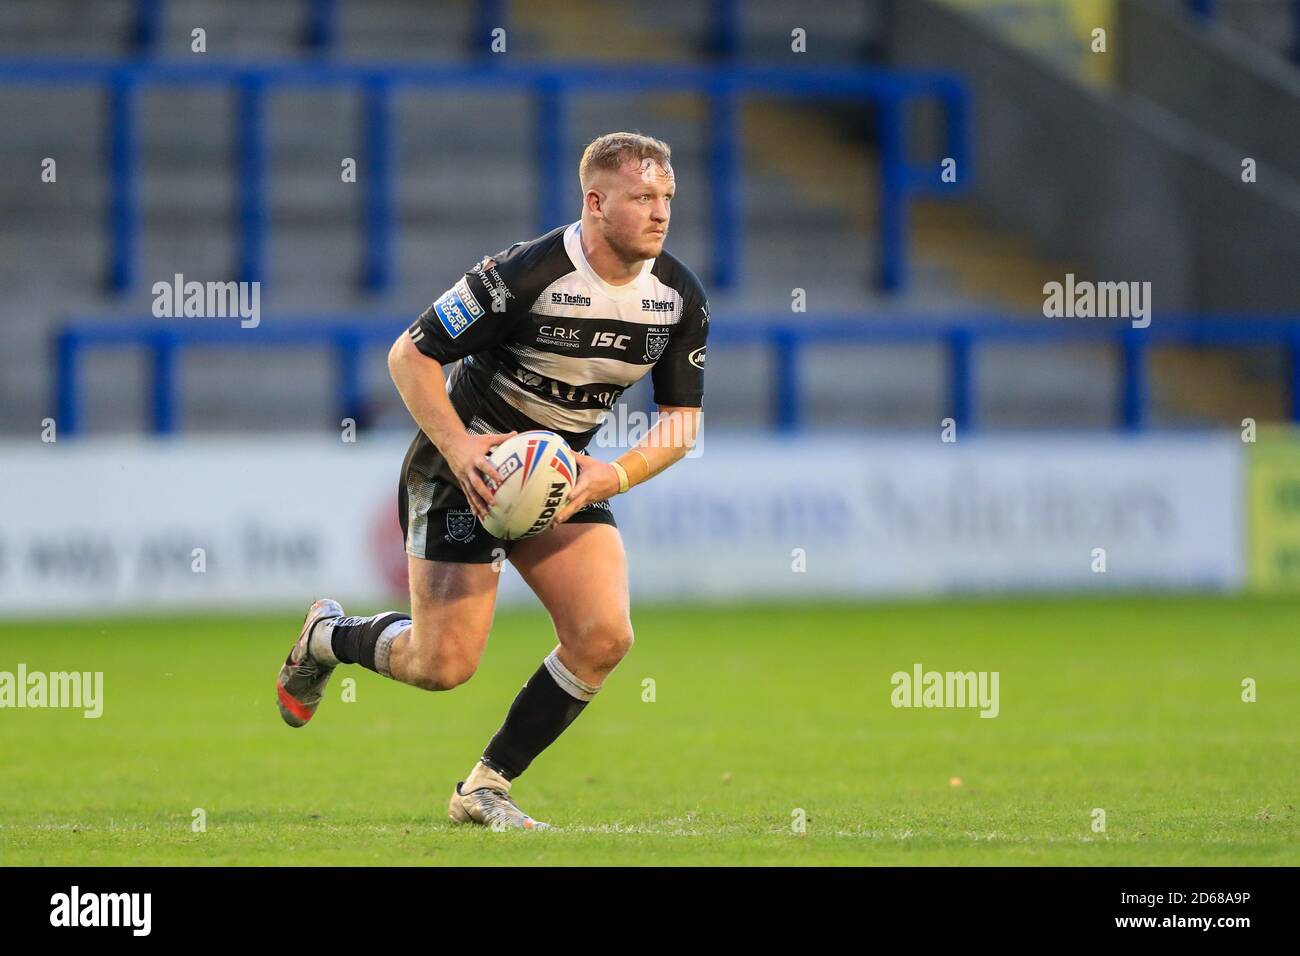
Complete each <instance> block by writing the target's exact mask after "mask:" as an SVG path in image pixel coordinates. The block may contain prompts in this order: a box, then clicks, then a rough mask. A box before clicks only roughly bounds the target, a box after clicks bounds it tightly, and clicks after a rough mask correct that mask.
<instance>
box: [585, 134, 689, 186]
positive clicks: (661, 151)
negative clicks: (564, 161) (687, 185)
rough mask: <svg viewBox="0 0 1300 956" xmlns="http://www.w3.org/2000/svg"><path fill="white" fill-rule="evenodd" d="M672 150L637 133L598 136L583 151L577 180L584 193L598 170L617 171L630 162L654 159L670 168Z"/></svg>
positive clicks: (660, 142)
mask: <svg viewBox="0 0 1300 956" xmlns="http://www.w3.org/2000/svg"><path fill="white" fill-rule="evenodd" d="M672 154H673V151H672V149H671V148H669V146H668V144H667V143H665V142H664V141H663V140H660V139H655V138H654V137H653V136H643V135H641V134H640V133H606V134H605V135H604V136H597V137H596V138H595V139H593V140H592V141H591V142H590V143H588V144H587V148H586V149H584V150H583V151H582V162H581V163H579V164H578V180H579V182H581V183H582V188H583V191H584V192H585V191H586V189H587V185H588V184H589V183H590V182H591V178H592V176H594V175H595V174H596V172H597V171H598V170H602V169H609V170H614V171H615V172H617V171H618V170H619V169H621V168H622V167H623V164H624V163H626V162H627V161H628V160H629V159H631V160H635V161H637V162H640V161H642V160H646V159H653V160H654V161H655V162H656V163H658V164H659V165H660V166H662V167H664V168H665V169H669V168H671V167H670V160H671V159H672Z"/></svg>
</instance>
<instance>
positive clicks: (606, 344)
mask: <svg viewBox="0 0 1300 956" xmlns="http://www.w3.org/2000/svg"><path fill="white" fill-rule="evenodd" d="M631 337H632V336H630V335H615V334H614V333H613V332H597V333H596V337H595V338H594V339H592V340H591V344H592V345H593V346H600V347H603V348H615V349H625V348H627V340H628V339H630V338H631Z"/></svg>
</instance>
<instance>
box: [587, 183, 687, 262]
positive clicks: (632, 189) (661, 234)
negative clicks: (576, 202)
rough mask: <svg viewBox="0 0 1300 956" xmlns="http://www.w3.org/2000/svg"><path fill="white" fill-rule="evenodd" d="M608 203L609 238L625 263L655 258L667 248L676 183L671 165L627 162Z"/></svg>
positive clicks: (606, 215) (611, 190)
mask: <svg viewBox="0 0 1300 956" xmlns="http://www.w3.org/2000/svg"><path fill="white" fill-rule="evenodd" d="M611 180H612V182H611V183H610V188H609V191H608V193H607V194H606V200H605V210H604V211H605V238H606V240H607V241H608V242H609V245H610V248H612V249H613V250H614V252H615V253H617V254H618V256H619V258H621V259H623V260H624V261H625V262H638V261H640V260H642V259H654V258H655V257H656V256H658V255H659V254H660V253H661V252H663V249H664V238H665V237H666V236H667V235H668V220H669V218H670V217H671V215H672V209H671V203H672V198H673V192H674V191H675V190H676V188H677V186H676V181H675V180H674V178H673V168H672V165H671V164H668V165H667V166H661V165H660V164H659V163H657V162H655V161H654V160H653V159H644V160H640V161H632V162H628V163H625V164H624V165H623V167H622V168H621V169H620V170H619V171H618V174H617V176H612V177H611Z"/></svg>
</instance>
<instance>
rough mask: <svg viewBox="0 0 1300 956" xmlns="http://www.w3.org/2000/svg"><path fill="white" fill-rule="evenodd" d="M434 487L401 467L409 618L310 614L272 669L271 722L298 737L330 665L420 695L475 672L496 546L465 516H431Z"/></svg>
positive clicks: (444, 512)
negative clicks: (274, 718) (275, 711)
mask: <svg viewBox="0 0 1300 956" xmlns="http://www.w3.org/2000/svg"><path fill="white" fill-rule="evenodd" d="M434 487H435V486H434V482H432V481H431V480H430V479H429V478H428V477H426V476H425V475H423V474H421V473H420V472H417V471H415V470H413V469H412V468H411V467H410V456H409V454H408V456H407V461H406V462H405V463H404V464H403V473H402V481H401V484H400V487H399V493H398V513H399V519H400V521H401V525H402V531H403V534H404V536H405V539H406V552H407V567H408V570H409V574H410V585H411V612H410V613H407V612H405V611H385V612H382V613H380V614H373V615H370V616H369V617H344V616H343V609H342V607H340V606H339V605H338V603H337V602H335V601H330V600H321V601H317V602H316V603H315V604H313V605H312V607H311V609H310V610H309V611H308V613H307V619H306V621H304V622H303V628H302V631H301V632H300V633H299V636H298V640H297V642H296V643H295V644H294V646H293V648H292V649H291V650H290V652H289V657H288V658H287V659H286V661H285V663H284V666H283V667H281V668H280V676H279V679H278V682H277V687H276V690H277V695H278V703H279V707H280V715H281V716H282V717H283V718H284V721H285V723H287V724H289V725H290V726H292V727H301V726H302V725H303V724H305V723H307V721H309V720H310V719H311V718H312V716H313V715H314V714H315V712H316V708H317V707H318V706H319V704H320V700H321V696H322V694H323V692H324V689H325V685H326V684H327V683H328V681H329V678H330V675H331V674H333V672H334V669H335V668H336V667H338V665H339V664H360V665H362V666H363V667H366V668H369V669H370V670H373V671H375V672H376V673H378V674H382V675H384V676H385V677H391V678H393V679H395V680H399V681H402V682H404V683H407V684H411V685H413V686H415V687H421V688H424V689H426V690H448V689H450V688H452V687H456V686H457V685H459V684H463V683H464V682H465V681H467V680H469V678H470V677H471V676H472V675H473V673H474V671H475V670H476V669H477V668H478V662H479V659H480V658H481V657H482V654H483V648H484V646H485V645H486V644H487V637H488V631H489V630H490V629H491V627H492V615H493V611H494V610H495V608H496V594H497V582H498V580H499V575H498V574H497V573H496V571H495V570H494V569H493V567H492V563H493V561H494V560H496V559H497V558H498V557H501V556H503V554H501V553H500V552H499V551H498V545H500V543H501V542H499V541H498V540H497V539H496V538H493V537H492V536H491V535H489V534H488V533H487V532H486V531H484V530H483V529H482V527H481V526H480V525H479V524H478V522H477V521H476V520H475V519H474V517H473V514H472V513H471V512H470V511H469V509H468V508H465V507H440V508H434V507H433V504H434V501H435V498H436V495H435V492H434Z"/></svg>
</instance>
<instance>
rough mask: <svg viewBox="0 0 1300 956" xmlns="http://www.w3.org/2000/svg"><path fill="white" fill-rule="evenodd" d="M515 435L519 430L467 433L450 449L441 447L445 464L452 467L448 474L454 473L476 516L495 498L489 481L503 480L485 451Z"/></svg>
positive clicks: (484, 513)
mask: <svg viewBox="0 0 1300 956" xmlns="http://www.w3.org/2000/svg"><path fill="white" fill-rule="evenodd" d="M516 434H518V433H517V432H507V433H505V434H504V435H471V434H469V432H466V433H465V435H464V436H463V437H462V438H460V439H459V440H457V442H456V444H455V445H453V446H452V447H451V448H448V449H446V450H442V449H440V450H441V451H442V454H443V457H444V458H446V459H447V466H448V467H449V468H451V473H452V474H453V475H455V476H456V482H457V483H458V484H459V485H460V490H461V491H462V492H463V493H464V495H465V498H466V499H467V500H468V501H469V507H470V510H471V511H473V512H474V514H475V516H476V517H478V518H482V517H484V516H485V515H486V514H487V513H488V507H489V505H491V503H492V500H493V498H495V497H496V495H495V494H494V493H493V491H492V488H491V487H489V486H488V481H491V482H493V486H495V485H499V484H500V483H501V481H502V478H501V473H500V472H499V471H497V470H496V469H495V468H493V467H492V462H490V461H488V457H487V456H488V452H490V451H491V450H492V449H493V448H495V447H496V446H497V445H499V444H501V443H502V442H503V441H505V440H506V439H507V438H510V437H511V436H513V435H516Z"/></svg>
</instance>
